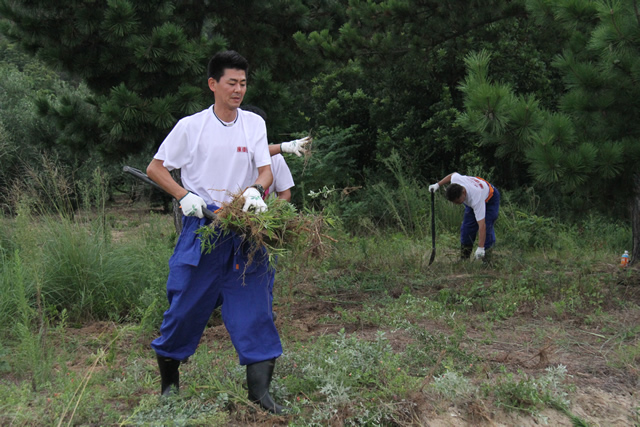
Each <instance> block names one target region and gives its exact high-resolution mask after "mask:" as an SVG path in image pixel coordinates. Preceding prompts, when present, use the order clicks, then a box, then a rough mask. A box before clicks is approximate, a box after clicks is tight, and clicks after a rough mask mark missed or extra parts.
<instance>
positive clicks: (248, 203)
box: [242, 187, 267, 213]
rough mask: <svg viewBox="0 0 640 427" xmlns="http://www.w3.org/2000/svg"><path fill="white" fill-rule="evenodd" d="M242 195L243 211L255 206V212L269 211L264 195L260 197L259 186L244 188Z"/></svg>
mask: <svg viewBox="0 0 640 427" xmlns="http://www.w3.org/2000/svg"><path fill="white" fill-rule="evenodd" d="M242 197H244V206H243V208H242V210H243V211H245V212H247V211H248V210H249V209H251V208H253V210H254V211H255V213H260V212H266V211H267V204H266V203H265V202H264V200H262V197H260V192H259V191H258V189H257V188H253V187H249V188H247V189H246V190H244V193H242Z"/></svg>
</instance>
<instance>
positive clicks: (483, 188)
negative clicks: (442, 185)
mask: <svg viewBox="0 0 640 427" xmlns="http://www.w3.org/2000/svg"><path fill="white" fill-rule="evenodd" d="M451 183H452V184H459V185H461V186H463V187H464V189H465V190H467V198H466V199H465V200H464V204H465V206H469V207H470V208H471V209H473V214H474V215H475V217H476V221H480V220H483V219H484V217H485V215H486V210H487V203H486V201H485V200H487V197H489V193H490V188H489V184H488V183H487V181H485V180H482V179H479V178H476V177H475V176H466V175H460V174H459V173H457V172H454V173H453V174H452V175H451Z"/></svg>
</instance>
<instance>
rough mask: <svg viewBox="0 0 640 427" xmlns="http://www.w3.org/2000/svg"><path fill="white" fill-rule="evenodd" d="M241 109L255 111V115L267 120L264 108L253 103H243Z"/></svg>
mask: <svg viewBox="0 0 640 427" xmlns="http://www.w3.org/2000/svg"><path fill="white" fill-rule="evenodd" d="M242 109H243V110H244V111H251V112H252V113H256V114H257V115H259V116H260V117H262V120H264V121H265V122H266V121H267V113H265V112H264V110H263V109H262V108H260V107H256V106H255V105H243V106H242Z"/></svg>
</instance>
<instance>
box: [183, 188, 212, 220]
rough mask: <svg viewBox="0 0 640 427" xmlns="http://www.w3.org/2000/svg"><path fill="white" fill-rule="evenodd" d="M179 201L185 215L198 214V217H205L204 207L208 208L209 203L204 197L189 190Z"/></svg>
mask: <svg viewBox="0 0 640 427" xmlns="http://www.w3.org/2000/svg"><path fill="white" fill-rule="evenodd" d="M179 203H180V208H181V209H182V213H183V214H184V216H197V217H198V218H204V213H203V212H202V208H203V207H204V208H206V207H207V203H206V202H205V201H204V199H203V198H202V197H200V196H198V195H197V194H193V193H192V192H191V191H189V192H188V193H187V194H185V196H184V197H183V198H182V199H180V200H179Z"/></svg>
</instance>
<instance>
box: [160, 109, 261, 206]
mask: <svg viewBox="0 0 640 427" xmlns="http://www.w3.org/2000/svg"><path fill="white" fill-rule="evenodd" d="M237 111H238V119H237V121H236V122H235V123H233V125H231V126H225V125H223V124H222V123H221V122H220V121H219V120H218V119H217V118H216V116H215V115H214V114H213V106H211V107H209V108H207V109H206V110H203V111H200V112H199V113H196V114H193V115H191V116H187V117H184V118H183V119H181V120H180V121H179V122H178V123H177V124H176V125H175V126H174V128H173V129H172V130H171V132H170V133H169V135H167V137H166V138H165V140H164V141H163V142H162V144H161V145H160V148H159V149H158V152H157V153H156V155H155V156H154V158H155V159H158V160H162V161H163V165H164V167H166V168H167V169H168V170H170V171H171V170H173V169H181V172H180V175H181V178H182V185H183V187H184V188H185V189H187V190H189V191H191V192H193V193H196V194H198V195H199V196H200V197H202V198H203V199H204V201H205V202H206V203H209V204H211V203H214V204H216V205H218V206H220V205H221V204H222V203H224V202H229V201H231V198H232V197H231V196H232V194H234V193H238V192H242V191H244V189H246V188H247V187H249V186H250V185H253V183H254V182H255V178H256V177H257V176H258V168H259V167H261V166H266V165H270V164H271V156H270V155H269V147H268V146H267V129H266V125H265V122H264V120H263V119H262V117H260V116H259V115H257V114H255V113H251V112H248V111H243V110H241V109H238V110H237Z"/></svg>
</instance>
